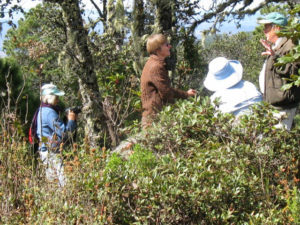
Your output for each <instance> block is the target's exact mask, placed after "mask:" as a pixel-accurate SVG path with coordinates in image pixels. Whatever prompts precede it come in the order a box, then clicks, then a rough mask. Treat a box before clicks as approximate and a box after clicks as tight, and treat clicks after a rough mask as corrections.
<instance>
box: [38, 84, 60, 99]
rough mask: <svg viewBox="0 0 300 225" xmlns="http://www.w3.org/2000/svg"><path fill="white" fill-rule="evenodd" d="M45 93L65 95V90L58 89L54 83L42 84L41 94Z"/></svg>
mask: <svg viewBox="0 0 300 225" xmlns="http://www.w3.org/2000/svg"><path fill="white" fill-rule="evenodd" d="M45 95H57V96H63V95H65V92H64V91H60V90H58V88H57V87H56V85H54V84H44V85H43V86H42V96H45Z"/></svg>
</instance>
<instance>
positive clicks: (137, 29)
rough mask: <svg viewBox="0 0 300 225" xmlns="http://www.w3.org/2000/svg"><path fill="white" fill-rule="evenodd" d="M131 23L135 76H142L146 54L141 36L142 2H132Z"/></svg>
mask: <svg viewBox="0 0 300 225" xmlns="http://www.w3.org/2000/svg"><path fill="white" fill-rule="evenodd" d="M132 14H133V21H132V26H131V33H132V45H133V46H134V47H133V51H134V53H133V57H134V58H135V60H134V65H133V66H134V70H135V71H136V73H137V74H142V70H143V67H144V64H145V61H146V60H145V57H146V54H145V53H146V52H145V48H144V45H145V43H144V41H143V38H142V37H143V35H145V29H144V27H145V18H146V16H145V12H144V2H143V0H134V5H133V13H132Z"/></svg>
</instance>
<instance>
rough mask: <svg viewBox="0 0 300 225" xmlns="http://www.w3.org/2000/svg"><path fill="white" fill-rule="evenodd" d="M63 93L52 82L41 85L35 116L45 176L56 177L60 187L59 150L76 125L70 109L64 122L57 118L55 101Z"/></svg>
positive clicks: (63, 177)
mask: <svg viewBox="0 0 300 225" xmlns="http://www.w3.org/2000/svg"><path fill="white" fill-rule="evenodd" d="M64 94H65V93H64V92H63V91H60V90H58V89H57V87H56V86H55V85H53V84H45V85H43V86H42V90H41V101H42V103H41V106H40V108H39V111H38V114H37V118H36V124H37V131H36V133H37V136H38V138H39V141H40V145H39V154H40V158H41V160H42V162H43V164H44V165H45V166H46V178H47V179H48V180H49V181H53V180H54V179H58V182H59V185H60V186H61V187H63V186H64V185H65V183H66V179H65V176H64V171H63V170H64V168H63V161H62V158H61V156H60V151H61V150H62V147H63V143H64V140H66V138H67V136H68V132H72V131H75V129H76V126H77V125H76V114H75V113H74V112H72V111H69V112H68V115H67V120H68V121H67V123H66V124H64V122H63V121H62V120H61V119H60V118H59V112H60V110H59V108H58V106H57V103H58V101H59V96H63V95H64Z"/></svg>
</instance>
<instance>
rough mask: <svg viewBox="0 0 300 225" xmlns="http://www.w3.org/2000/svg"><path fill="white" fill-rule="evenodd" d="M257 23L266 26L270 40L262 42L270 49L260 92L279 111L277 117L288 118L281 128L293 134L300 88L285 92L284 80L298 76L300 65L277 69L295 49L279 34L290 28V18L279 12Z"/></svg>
mask: <svg viewBox="0 0 300 225" xmlns="http://www.w3.org/2000/svg"><path fill="white" fill-rule="evenodd" d="M257 22H258V23H259V24H263V25H264V29H263V31H264V34H265V36H266V40H260V42H261V44H262V45H263V46H264V47H265V49H266V51H265V52H263V53H262V55H264V56H267V59H266V60H265V63H264V65H263V68H262V70H261V72H260V75H259V86H260V90H261V92H262V93H263V98H264V101H266V102H268V103H270V104H271V105H272V106H274V107H275V108H276V109H277V110H278V111H279V113H277V114H274V117H276V118H280V117H282V116H284V117H286V118H285V119H283V120H282V121H281V122H280V123H279V124H278V125H277V127H285V128H286V129H287V130H290V129H291V127H292V124H293V120H294V117H295V115H296V112H297V108H298V104H299V101H300V87H295V86H293V87H292V88H291V89H289V90H286V91H283V90H281V88H282V86H283V85H284V84H286V83H287V81H286V80H284V78H289V77H290V75H291V74H297V72H298V70H299V69H300V66H299V65H300V63H288V64H286V65H285V66H284V68H283V67H276V66H274V64H275V63H276V62H277V60H278V58H279V57H281V56H284V55H286V54H287V53H289V52H290V50H291V49H293V48H294V44H293V42H292V40H290V39H287V38H286V37H279V36H278V34H277V32H278V31H280V30H281V29H282V28H283V27H285V26H286V25H287V18H286V17H285V16H284V15H282V14H280V13H278V12H273V13H270V14H268V15H267V16H266V17H265V18H260V19H258V21H257Z"/></svg>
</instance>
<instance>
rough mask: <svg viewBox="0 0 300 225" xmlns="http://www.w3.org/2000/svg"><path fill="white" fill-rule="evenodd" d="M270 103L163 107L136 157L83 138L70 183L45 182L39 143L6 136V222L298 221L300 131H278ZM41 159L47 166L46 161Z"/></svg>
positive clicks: (0, 191)
mask: <svg viewBox="0 0 300 225" xmlns="http://www.w3.org/2000/svg"><path fill="white" fill-rule="evenodd" d="M270 113H271V111H270V109H269V108H268V106H264V105H262V106H259V107H257V108H255V109H254V112H253V114H252V115H251V116H244V117H243V118H242V119H241V120H240V122H234V117H232V116H231V115H229V114H228V115H215V111H214V109H213V107H212V106H211V105H210V103H209V101H208V99H207V98H200V99H199V98H196V99H192V100H188V101H187V100H186V101H180V102H178V103H177V104H176V105H174V106H172V107H171V106H168V107H166V108H165V109H164V111H163V112H162V113H161V115H160V117H161V120H160V121H159V122H158V123H155V125H154V126H153V127H152V128H151V129H149V130H148V131H147V132H146V133H144V134H143V135H144V138H141V140H140V142H139V143H138V144H136V145H135V146H134V147H133V151H132V154H131V155H130V156H129V158H128V159H127V160H125V159H122V158H121V157H120V156H118V155H117V154H112V155H111V154H110V151H109V150H106V149H105V148H102V150H101V151H100V152H99V151H96V149H93V148H90V147H89V146H85V145H76V144H75V143H74V144H73V146H72V147H71V148H70V149H69V150H68V151H66V152H65V153H63V156H64V157H65V172H66V174H67V177H68V183H67V185H66V187H65V188H63V189H61V188H59V187H58V186H57V184H56V183H53V184H52V183H49V182H46V181H45V180H44V176H43V174H41V173H42V171H43V170H42V169H41V168H39V166H41V164H36V162H35V161H33V158H32V156H31V155H30V146H29V145H28V144H27V143H26V142H22V141H21V140H18V138H17V137H16V136H15V137H10V136H7V135H6V134H5V133H3V134H1V147H0V162H1V164H0V167H1V170H0V176H1V179H0V180H1V185H0V198H1V208H0V215H1V217H0V221H1V223H4V224H24V223H25V224H297V223H299V222H300V217H299V215H300V214H299V212H300V194H299V191H297V186H299V171H298V165H299V140H300V137H299V135H300V133H299V129H298V128H296V129H294V130H293V131H292V132H286V131H284V130H278V129H275V128H274V125H275V124H276V123H277V122H278V121H276V120H274V119H272V117H271V116H270V115H271V114H270ZM36 165H39V166H37V167H36Z"/></svg>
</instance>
